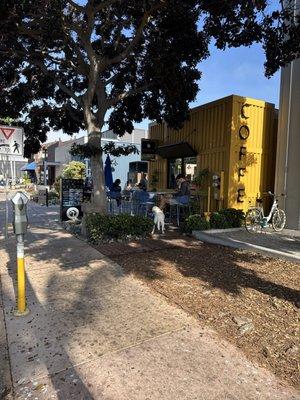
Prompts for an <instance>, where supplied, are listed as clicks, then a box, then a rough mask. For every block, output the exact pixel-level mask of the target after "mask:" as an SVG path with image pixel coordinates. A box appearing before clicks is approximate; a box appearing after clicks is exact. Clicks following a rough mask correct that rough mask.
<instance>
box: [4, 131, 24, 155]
mask: <svg viewBox="0 0 300 400" xmlns="http://www.w3.org/2000/svg"><path fill="white" fill-rule="evenodd" d="M0 154H10V155H16V156H23V128H17V127H13V126H5V125H0Z"/></svg>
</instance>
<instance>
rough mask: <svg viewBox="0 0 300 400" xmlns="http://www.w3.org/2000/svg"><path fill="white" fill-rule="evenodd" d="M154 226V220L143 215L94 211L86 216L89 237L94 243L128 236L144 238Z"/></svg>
mask: <svg viewBox="0 0 300 400" xmlns="http://www.w3.org/2000/svg"><path fill="white" fill-rule="evenodd" d="M152 228H153V221H152V220H151V219H150V218H147V217H143V216H136V215H135V216H132V215H128V214H120V215H103V214H98V213H94V214H88V215H87V217H86V229H87V235H88V239H89V240H90V241H92V242H94V243H98V242H101V241H106V240H110V239H113V240H118V239H122V240H123V239H126V238H128V237H139V238H143V237H146V236H147V235H149V234H150V232H151V231H152Z"/></svg>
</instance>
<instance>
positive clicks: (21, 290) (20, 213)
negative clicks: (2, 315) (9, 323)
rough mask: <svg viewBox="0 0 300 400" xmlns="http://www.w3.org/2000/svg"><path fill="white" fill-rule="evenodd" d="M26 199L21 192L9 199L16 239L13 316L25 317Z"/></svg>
mask: <svg viewBox="0 0 300 400" xmlns="http://www.w3.org/2000/svg"><path fill="white" fill-rule="evenodd" d="M28 200H29V199H28V197H27V196H26V194H25V193H23V192H17V193H16V194H15V195H14V196H13V197H12V199H11V201H12V204H13V211H14V219H13V227H14V233H15V235H16V237H17V284H18V285H17V286H18V296H17V297H18V299H17V309H16V310H15V312H14V315H15V316H18V317H20V316H24V315H27V314H28V312H29V310H28V308H27V307H26V282H25V259H24V235H25V233H26V232H27V225H28V219H27V212H26V211H27V210H26V209H27V203H28Z"/></svg>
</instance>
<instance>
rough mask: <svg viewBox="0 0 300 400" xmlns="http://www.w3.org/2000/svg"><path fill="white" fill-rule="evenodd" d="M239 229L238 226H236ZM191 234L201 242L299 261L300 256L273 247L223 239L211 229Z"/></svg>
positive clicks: (219, 231) (219, 230)
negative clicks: (207, 231)
mask: <svg viewBox="0 0 300 400" xmlns="http://www.w3.org/2000/svg"><path fill="white" fill-rule="evenodd" d="M237 229H240V228H237ZM217 231H218V232H216V231H215V233H221V231H223V232H226V231H227V232H228V230H224V229H222V230H221V229H218V230H217ZM192 235H193V237H194V238H196V239H198V240H200V241H201V242H205V243H209V244H216V245H219V246H225V247H232V248H234V249H240V250H249V251H254V252H257V253H262V254H265V255H268V256H270V257H279V258H282V259H285V260H288V261H292V262H296V263H300V257H298V256H296V255H295V256H289V255H287V254H286V253H285V252H283V251H279V250H274V249H269V248H268V247H263V246H259V245H255V244H250V243H247V242H242V241H240V240H236V239H231V238H230V239H224V238H221V237H219V236H218V235H215V236H213V232H212V231H211V232H210V233H206V232H204V231H193V232H192Z"/></svg>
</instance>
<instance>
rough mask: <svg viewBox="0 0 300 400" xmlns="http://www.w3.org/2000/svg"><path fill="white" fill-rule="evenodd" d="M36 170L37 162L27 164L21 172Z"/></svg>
mask: <svg viewBox="0 0 300 400" xmlns="http://www.w3.org/2000/svg"><path fill="white" fill-rule="evenodd" d="M35 169H36V163H35V162H31V163H28V164H25V165H24V166H23V167H22V168H21V171H35Z"/></svg>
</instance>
